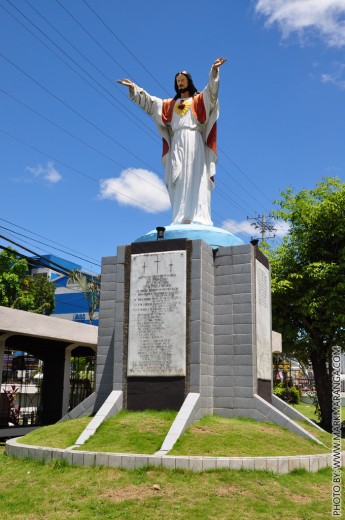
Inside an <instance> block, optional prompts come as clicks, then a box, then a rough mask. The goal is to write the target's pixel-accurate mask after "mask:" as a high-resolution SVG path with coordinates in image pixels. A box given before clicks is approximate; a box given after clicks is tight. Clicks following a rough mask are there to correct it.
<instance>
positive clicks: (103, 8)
mask: <svg viewBox="0 0 345 520" xmlns="http://www.w3.org/2000/svg"><path fill="white" fill-rule="evenodd" d="M344 25H345V0H259V1H249V0H248V1H245V0H241V1H240V0H219V1H214V2H209V1H206V0H199V2H197V3H196V4H193V3H188V4H187V3H186V4H173V3H168V2H162V1H158V0H153V1H150V0H148V1H146V2H139V1H137V0H132V1H131V2H117V1H113V0H98V1H96V0H73V1H67V0H0V39H1V49H0V164H1V207H0V219H1V220H0V226H2V228H0V234H1V235H6V236H7V237H9V238H10V239H11V240H14V241H17V242H19V243H21V244H23V245H25V246H26V247H27V248H29V249H32V250H34V251H37V252H38V253H40V254H47V253H52V254H56V255H59V256H62V257H64V258H68V259H70V260H75V261H76V262H80V263H81V264H82V265H83V267H84V268H85V269H87V270H90V271H93V272H99V270H100V269H99V264H100V262H101V258H102V256H109V255H115V254H116V249H117V246H118V245H123V244H129V243H131V242H132V241H134V240H135V239H136V238H137V237H139V236H141V235H142V234H144V233H146V232H148V231H150V230H152V229H154V228H155V227H157V226H161V225H167V224H169V223H170V222H171V220H170V218H171V213H170V207H169V203H168V198H167V195H166V192H165V188H164V185H163V182H162V177H163V169H162V165H161V161H160V156H161V144H160V140H159V138H158V136H157V133H156V129H155V126H154V124H153V122H152V121H151V120H150V118H149V117H148V116H147V115H146V114H145V113H143V112H142V111H141V110H140V109H139V108H138V107H136V106H135V105H134V104H133V103H132V102H131V101H130V100H129V99H128V95H127V89H125V88H124V87H122V86H120V85H119V84H117V83H116V79H117V78H123V77H130V78H131V79H132V80H134V81H135V82H136V83H138V84H139V85H140V86H142V87H144V88H145V89H146V90H147V91H148V92H150V93H151V94H153V95H156V96H159V97H171V96H172V95H173V94H174V91H173V80H174V75H175V73H176V72H177V71H179V70H181V69H187V70H189V71H190V72H191V73H192V76H193V80H194V83H195V85H196V86H197V88H198V89H199V90H201V89H202V88H203V87H204V86H205V84H206V82H207V76H208V73H209V70H210V67H211V64H212V62H213V60H214V59H215V58H217V57H219V56H225V57H227V58H228V62H227V63H226V64H225V65H224V66H223V67H222V68H221V87H220V107H221V113H220V119H219V124H218V147H219V155H218V157H219V159H218V167H217V175H216V189H215V191H214V192H213V197H212V217H213V221H214V225H216V226H219V227H225V228H226V229H228V230H230V231H232V232H234V233H235V234H237V235H238V236H240V237H241V238H243V239H244V240H245V242H249V240H250V239H251V237H254V236H256V234H257V232H256V230H255V229H254V228H253V227H251V226H250V222H254V221H253V220H249V221H248V220H247V217H253V218H259V216H260V215H268V214H269V213H270V211H271V210H272V209H273V208H274V205H273V200H274V199H277V198H279V196H280V193H281V191H282V190H284V189H285V188H287V187H288V186H292V187H294V188H295V189H296V190H300V189H302V188H312V187H313V186H314V185H315V183H316V182H317V181H320V180H321V179H322V178H323V177H325V176H337V177H340V178H341V179H342V180H344V170H345V147H344V136H345V128H344V127H345V58H344V48H345V27H344ZM275 226H276V229H277V232H278V233H277V234H278V235H279V234H281V233H283V232H284V227H283V226H282V225H281V223H276V225H275ZM4 228H7V229H4ZM18 233H20V235H19V234H18ZM0 245H8V242H6V241H5V240H4V239H0ZM67 253H69V254H71V255H75V256H69V254H68V255H67ZM77 257H80V258H81V259H79V258H77Z"/></svg>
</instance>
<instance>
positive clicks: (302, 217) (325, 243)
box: [268, 178, 345, 431]
mask: <svg viewBox="0 0 345 520" xmlns="http://www.w3.org/2000/svg"><path fill="white" fill-rule="evenodd" d="M276 203H277V204H278V206H279V207H280V209H278V210H277V211H275V216H276V217H277V218H280V219H282V220H284V221H287V222H289V223H290V230H289V233H288V235H287V236H286V237H285V238H284V239H283V241H282V243H281V244H280V245H279V246H278V247H276V248H275V249H274V250H273V251H271V252H269V253H268V256H269V259H270V262H271V267H272V314H273V328H274V330H277V331H279V332H281V333H282V336H283V349H284V351H285V352H287V353H290V354H292V355H294V356H295V357H296V358H297V359H300V360H301V361H303V362H308V361H310V362H311V364H312V367H313V371H314V377H315V386H316V391H317V396H318V401H319V406H320V411H321V424H322V426H323V427H324V428H325V429H326V430H328V431H331V425H332V401H331V399H332V361H331V359H332V358H331V354H332V347H333V346H340V347H342V348H343V349H344V346H345V183H341V182H340V180H339V179H338V178H325V179H323V180H322V182H319V183H317V184H316V187H315V188H314V189H311V190H306V189H304V190H301V191H300V192H298V193H294V191H293V189H291V188H288V189H287V190H285V191H284V192H283V193H282V194H281V199H280V200H279V201H276Z"/></svg>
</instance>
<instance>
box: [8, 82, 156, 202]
mask: <svg viewBox="0 0 345 520" xmlns="http://www.w3.org/2000/svg"><path fill="white" fill-rule="evenodd" d="M0 92H2V93H3V94H5V95H6V96H8V97H9V98H11V99H12V100H13V101H15V102H16V103H19V104H20V105H22V106H24V107H25V108H27V109H28V110H30V111H31V112H33V113H34V114H35V115H37V116H39V117H41V118H42V119H43V120H45V121H47V122H48V123H50V124H51V125H53V126H55V127H56V128H58V129H59V130H61V132H64V133H65V134H67V135H69V136H70V137H73V139H75V140H76V141H79V142H80V143H82V144H83V145H85V146H87V147H88V148H90V150H93V151H94V152H96V153H98V154H99V155H101V156H102V157H104V158H106V159H108V160H109V161H111V162H112V163H114V164H116V165H117V166H119V167H120V168H122V169H123V170H128V171H130V172H131V173H132V174H133V175H135V176H136V177H138V178H139V179H140V180H141V181H143V182H145V183H147V184H150V185H151V186H153V187H154V188H155V189H157V190H159V191H161V192H162V193H165V190H162V189H160V188H159V187H158V186H156V185H155V184H153V183H152V182H150V181H148V180H147V179H145V178H144V177H141V176H140V175H138V174H137V173H136V172H135V171H134V170H133V169H132V168H126V166H124V165H123V164H121V163H119V162H118V161H116V160H115V159H113V158H112V157H110V156H109V155H107V154H105V153H104V152H101V151H100V150H98V149H97V148H95V147H94V146H93V145H91V144H89V143H87V142H86V141H84V140H83V139H80V137H78V136H77V135H75V134H73V133H72V132H70V131H69V130H66V129H65V128H63V127H62V126H60V125H58V124H57V123H55V122H54V121H52V120H51V119H49V118H48V117H46V116H44V115H43V114H41V113H40V112H38V111H37V110H36V109H34V108H32V107H30V106H29V105H27V104H26V103H24V102H23V101H21V100H19V99H18V98H16V97H14V96H12V95H11V94H9V93H8V92H6V91H5V90H3V89H2V88H0Z"/></svg>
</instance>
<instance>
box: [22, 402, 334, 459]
mask: <svg viewBox="0 0 345 520" xmlns="http://www.w3.org/2000/svg"><path fill="white" fill-rule="evenodd" d="M175 416H176V412H174V411H159V412H158V411H152V410H147V411H144V412H129V411H125V410H123V411H121V412H120V413H119V414H118V415H117V416H115V417H112V418H110V419H108V420H106V421H104V423H103V424H101V426H100V427H99V428H98V430H97V431H96V433H95V434H94V435H93V436H92V437H90V439H89V440H88V441H87V442H86V443H85V444H83V445H82V446H81V447H80V448H79V449H81V450H87V451H94V452H99V451H106V452H112V453H147V454H153V453H156V452H157V451H158V450H159V449H160V448H161V446H162V443H163V441H164V438H165V436H166V434H167V432H168V431H169V428H170V426H171V424H172V422H173V420H174V418H175ZM89 421H90V418H81V419H74V420H71V421H64V422H61V423H57V424H55V425H52V426H46V427H44V428H40V429H38V430H35V431H34V432H32V433H30V434H28V435H26V436H24V437H22V438H21V440H20V442H22V443H25V444H32V445H37V446H49V447H56V448H67V447H69V446H72V445H73V444H74V443H75V442H76V440H77V438H78V436H79V435H80V433H81V432H82V430H83V428H84V427H85V426H86V425H87V423H88V422H89ZM300 424H301V425H302V426H303V427H304V428H306V429H307V430H308V431H310V433H312V434H313V435H314V436H315V437H316V438H317V439H319V440H320V441H321V442H322V443H324V444H325V445H326V446H327V447H328V448H327V447H324V446H320V445H319V444H317V443H315V442H312V441H310V440H308V439H304V438H302V437H300V436H298V435H296V434H294V433H292V432H290V431H288V430H286V429H284V428H281V427H279V426H277V425H275V424H273V423H268V422H257V421H254V420H252V419H246V418H236V419H226V418H223V417H218V416H207V417H204V418H203V419H202V420H201V421H199V422H197V423H195V424H193V425H192V426H190V428H189V429H188V430H187V431H186V432H185V433H184V435H183V436H182V437H181V438H180V439H179V440H178V441H177V443H176V444H175V446H174V448H173V450H172V451H171V452H170V453H169V454H170V455H207V456H224V457H226V456H227V457H250V456H252V457H254V456H275V455H279V456H285V455H309V454H317V453H326V452H328V451H330V447H331V436H330V434H328V433H327V432H323V431H319V430H318V429H317V428H314V427H312V426H311V425H309V424H308V423H306V422H303V423H302V422H300Z"/></svg>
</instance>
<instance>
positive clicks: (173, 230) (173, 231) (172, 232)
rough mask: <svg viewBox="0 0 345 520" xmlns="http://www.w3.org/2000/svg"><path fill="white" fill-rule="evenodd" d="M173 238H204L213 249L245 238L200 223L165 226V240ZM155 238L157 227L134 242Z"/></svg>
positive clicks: (237, 244) (236, 242)
mask: <svg viewBox="0 0 345 520" xmlns="http://www.w3.org/2000/svg"><path fill="white" fill-rule="evenodd" d="M173 238H188V239H189V240H203V241H204V242H206V244H208V245H209V246H211V247H212V249H218V248H219V247H227V246H239V245H241V244H244V242H243V240H241V239H240V238H238V237H237V236H235V235H233V234H232V233H230V232H229V231H226V230H225V229H222V228H218V227H214V226H202V225H200V224H171V225H170V226H165V232H164V240H171V239H173ZM154 240H157V231H156V229H153V230H152V231H149V232H148V233H146V234H145V235H142V236H141V237H139V238H137V239H136V240H135V241H134V242H152V241H154Z"/></svg>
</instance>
